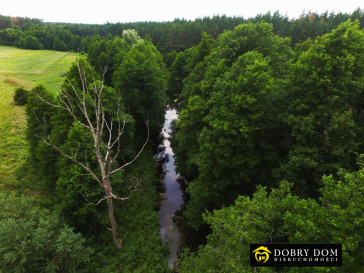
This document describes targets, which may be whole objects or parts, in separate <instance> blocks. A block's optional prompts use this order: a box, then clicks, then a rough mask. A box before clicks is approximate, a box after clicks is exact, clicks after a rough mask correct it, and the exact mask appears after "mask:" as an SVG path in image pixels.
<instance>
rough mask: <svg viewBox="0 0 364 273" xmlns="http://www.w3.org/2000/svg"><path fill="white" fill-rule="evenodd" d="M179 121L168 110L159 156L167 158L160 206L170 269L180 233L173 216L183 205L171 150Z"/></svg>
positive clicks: (161, 231) (162, 233) (175, 257)
mask: <svg viewBox="0 0 364 273" xmlns="http://www.w3.org/2000/svg"><path fill="white" fill-rule="evenodd" d="M175 119H177V111H176V109H174V108H168V109H167V111H166V114H165V122H164V126H163V130H162V134H163V136H164V140H163V144H161V145H162V146H163V147H162V148H163V150H162V152H160V153H159V154H158V158H159V159H162V158H165V161H164V163H163V168H164V171H165V176H164V179H163V184H164V187H165V190H166V191H165V193H164V194H163V200H162V202H161V205H160V211H159V218H160V225H161V230H160V234H161V237H162V241H163V243H167V244H168V247H169V250H170V255H169V258H168V263H169V266H170V267H173V263H174V262H175V261H176V259H177V252H178V247H179V240H180V232H179V230H178V229H177V227H176V226H175V225H174V223H173V216H174V214H175V212H176V211H177V210H178V209H179V208H180V207H181V206H182V205H183V199H182V191H181V189H180V184H179V183H178V182H177V178H178V174H176V170H175V165H174V158H173V151H172V148H171V142H170V140H169V139H170V137H171V132H172V129H171V123H172V121H173V120H175Z"/></svg>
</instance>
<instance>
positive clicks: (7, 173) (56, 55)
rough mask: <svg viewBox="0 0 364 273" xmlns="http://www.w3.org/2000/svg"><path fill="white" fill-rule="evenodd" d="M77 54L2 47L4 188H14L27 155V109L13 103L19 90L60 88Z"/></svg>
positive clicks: (0, 183)
mask: <svg viewBox="0 0 364 273" xmlns="http://www.w3.org/2000/svg"><path fill="white" fill-rule="evenodd" d="M75 56H76V54H74V53H69V52H57V51H50V50H37V51H34V50H23V49H17V48H14V47H5V46H0V60H1V62H0V113H1V114H0V138H1V140H2V141H1V142H0V158H1V160H0V187H1V188H4V187H9V186H10V185H14V184H15V182H16V180H15V171H16V167H17V166H19V165H20V164H21V163H22V161H23V160H24V157H25V155H26V153H27V149H26V142H25V138H24V130H25V127H26V117H25V111H24V107H21V106H16V105H14V104H13V96H14V92H15V90H16V89H17V88H18V87H24V88H26V89H31V88H33V87H34V86H36V85H38V84H43V85H44V86H45V87H46V88H47V89H49V90H52V89H55V88H57V87H59V86H60V84H61V83H62V81H63V79H64V78H63V77H62V74H64V73H65V72H66V71H67V70H68V68H69V66H70V65H71V63H72V62H73V61H74V60H75Z"/></svg>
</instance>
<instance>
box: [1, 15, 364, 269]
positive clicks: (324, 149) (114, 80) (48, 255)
mask: <svg viewBox="0 0 364 273" xmlns="http://www.w3.org/2000/svg"><path fill="white" fill-rule="evenodd" d="M363 25H364V13H363V11H362V10H360V9H358V10H356V11H354V12H353V13H352V14H342V13H339V14H334V13H331V14H328V13H325V14H321V15H320V14H315V13H310V14H303V15H302V16H301V17H300V18H298V19H294V20H290V19H288V18H287V17H285V16H282V15H280V14H279V12H275V13H273V14H271V13H268V14H265V15H258V16H256V17H255V18H250V19H244V18H241V17H233V18H231V17H226V16H216V17H212V18H203V19H196V20H195V21H187V20H183V19H176V20H174V21H173V22H163V23H157V22H137V23H123V24H122V23H117V24H109V23H108V24H105V25H80V24H66V23H57V24H50V23H44V22H42V21H41V20H38V19H29V18H10V17H6V16H0V44H2V45H7V46H16V47H19V48H24V49H34V50H35V49H37V50H39V49H49V50H58V51H74V52H79V53H82V54H80V55H79V58H78V59H77V60H76V62H75V63H74V64H73V65H72V66H71V68H70V69H69V71H68V72H67V73H66V74H65V75H62V76H63V77H64V82H63V84H62V86H61V87H60V90H59V91H56V90H49V89H47V88H46V87H45V86H43V85H38V86H36V87H34V88H32V89H31V90H26V89H24V88H18V89H17V90H16V92H15V96H14V104H16V105H18V107H24V109H25V112H26V118H27V129H26V132H25V134H26V142H27V144H26V146H27V149H28V150H29V152H28V155H27V160H26V162H25V163H24V164H22V165H20V166H18V167H17V179H18V180H19V181H20V182H21V183H22V184H23V185H24V187H29V191H31V192H32V193H33V194H29V192H27V193H26V194H24V192H23V191H19V192H14V191H13V192H12V193H6V192H4V193H1V195H0V203H1V207H2V208H3V209H2V210H1V212H0V272H156V273H160V272H191V273H197V272H201V273H202V272H256V270H257V269H256V268H253V267H250V266H249V252H250V250H249V244H250V243H264V242H272V243H341V244H343V251H342V256H343V265H342V267H331V268H326V267H315V268H311V267H301V268H297V267H285V268H274V267H264V268H259V269H261V270H260V271H261V272H312V271H314V272H363V271H362V270H363V267H364V263H363V258H364V257H363V253H364V228H363V226H364V156H363V153H364V141H363V138H364V130H363V128H364V110H363V109H364V31H363ZM167 104H173V105H175V107H177V109H178V112H179V117H178V120H177V121H176V123H175V124H174V128H173V137H172V140H171V142H172V146H173V150H174V152H175V162H176V167H177V171H178V172H179V173H180V175H181V179H180V183H181V187H182V189H183V193H184V200H185V205H184V206H183V208H182V209H181V210H180V211H178V213H177V215H176V216H175V223H176V225H177V226H178V229H179V230H180V232H181V235H182V240H181V242H180V251H179V259H178V261H177V262H176V264H175V267H174V268H173V269H171V268H169V267H168V261H167V259H168V253H169V251H168V248H167V247H166V246H165V245H163V244H162V243H161V239H160V235H159V229H160V226H159V219H158V213H157V212H158V208H159V203H160V200H161V198H160V193H161V192H163V187H162V183H161V176H163V173H162V171H161V167H160V162H158V161H157V160H156V158H155V156H154V155H155V154H156V153H157V149H158V145H159V143H160V142H161V136H160V132H161V129H162V125H163V122H164V113H165V109H166V106H167Z"/></svg>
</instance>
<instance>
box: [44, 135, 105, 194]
mask: <svg viewBox="0 0 364 273" xmlns="http://www.w3.org/2000/svg"><path fill="white" fill-rule="evenodd" d="M43 141H44V143H45V144H47V145H49V146H51V147H53V148H54V149H55V150H57V151H58V152H59V153H60V154H61V155H63V156H64V157H66V158H68V159H70V160H71V161H73V162H74V163H76V164H77V165H79V166H81V167H82V168H84V169H85V170H86V171H87V172H88V173H90V174H91V175H92V177H93V178H94V179H95V180H96V182H97V183H98V184H99V185H100V186H101V187H103V184H102V182H101V181H100V179H99V178H98V177H97V175H96V174H95V173H94V172H93V171H92V170H91V168H89V167H88V166H86V165H85V164H83V163H82V162H80V161H78V160H77V159H75V158H74V157H72V156H70V155H68V154H67V153H65V152H64V151H63V150H62V149H60V148H59V147H58V146H56V145H54V144H53V143H52V142H51V140H50V138H49V136H48V137H47V139H46V138H43Z"/></svg>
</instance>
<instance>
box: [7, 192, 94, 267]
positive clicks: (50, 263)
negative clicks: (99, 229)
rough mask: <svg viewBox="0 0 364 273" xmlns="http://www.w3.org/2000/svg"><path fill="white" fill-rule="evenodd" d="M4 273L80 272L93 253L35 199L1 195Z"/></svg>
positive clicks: (82, 239) (80, 238) (82, 240)
mask: <svg viewBox="0 0 364 273" xmlns="http://www.w3.org/2000/svg"><path fill="white" fill-rule="evenodd" d="M0 204H1V208H2V210H1V213H0V272H76V270H77V272H80V270H81V269H82V267H84V266H85V265H86V263H87V262H88V261H89V259H90V255H91V254H92V253H93V250H92V249H91V248H90V247H86V246H85V239H84V238H83V237H82V236H81V235H80V234H76V233H74V232H73V230H72V228H70V227H68V226H63V225H62V224H61V223H60V221H59V220H58V218H57V217H56V216H55V215H53V214H52V213H50V212H49V211H48V210H45V209H40V208H38V207H37V205H36V201H35V200H34V199H33V198H31V197H16V196H14V195H13V194H12V195H8V194H4V193H2V194H1V195H0Z"/></svg>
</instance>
